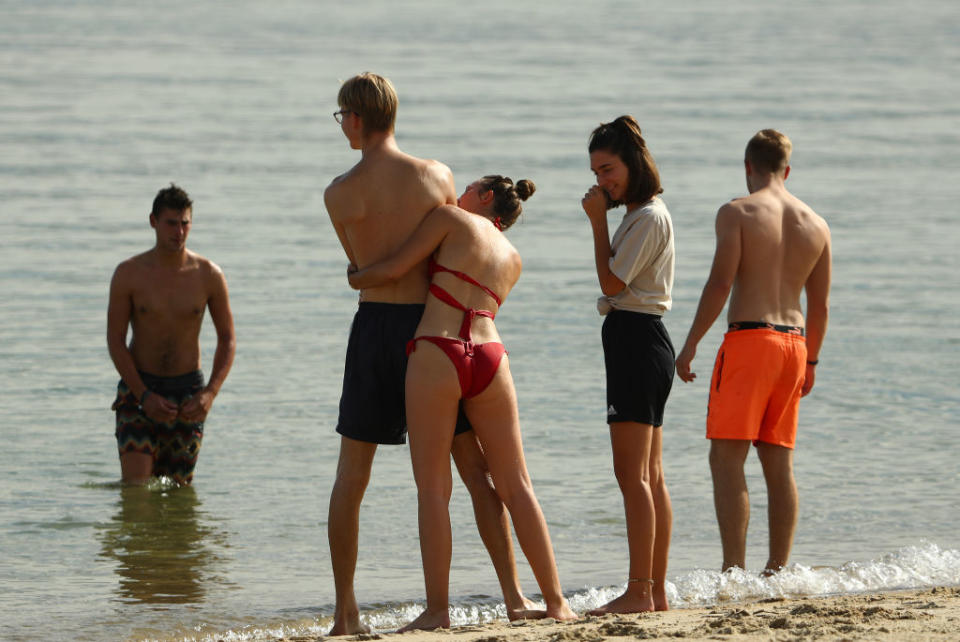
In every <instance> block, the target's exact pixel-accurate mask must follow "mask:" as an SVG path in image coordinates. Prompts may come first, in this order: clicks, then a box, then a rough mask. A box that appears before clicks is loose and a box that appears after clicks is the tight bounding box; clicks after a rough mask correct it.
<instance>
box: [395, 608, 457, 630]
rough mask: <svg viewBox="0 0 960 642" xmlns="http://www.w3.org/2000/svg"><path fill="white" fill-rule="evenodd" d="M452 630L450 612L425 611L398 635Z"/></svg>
mask: <svg viewBox="0 0 960 642" xmlns="http://www.w3.org/2000/svg"><path fill="white" fill-rule="evenodd" d="M449 628H450V611H449V610H448V609H444V610H442V611H433V612H431V611H424V612H423V613H421V614H420V615H419V616H418V617H417V619H415V620H414V621H413V622H411V623H410V624H407V625H405V626H403V627H401V628H400V629H398V630H397V633H406V632H407V631H433V630H434V629H449Z"/></svg>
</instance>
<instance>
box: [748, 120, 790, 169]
mask: <svg viewBox="0 0 960 642" xmlns="http://www.w3.org/2000/svg"><path fill="white" fill-rule="evenodd" d="M792 151H793V143H791V142H790V139H789V138H787V136H786V135H785V134H781V133H780V132H778V131H777V130H776V129H761V130H760V131H758V132H757V133H756V134H754V135H753V138H751V139H750V142H748V143H747V149H746V151H745V152H744V154H743V158H744V160H746V161H747V162H748V163H750V165H751V166H752V167H753V168H754V169H756V170H758V171H761V172H770V173H771V174H776V173H779V172H782V171H783V170H785V169H786V168H787V166H788V165H789V164H790V153H791V152H792Z"/></svg>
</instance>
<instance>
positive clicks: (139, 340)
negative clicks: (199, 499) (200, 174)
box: [107, 184, 235, 485]
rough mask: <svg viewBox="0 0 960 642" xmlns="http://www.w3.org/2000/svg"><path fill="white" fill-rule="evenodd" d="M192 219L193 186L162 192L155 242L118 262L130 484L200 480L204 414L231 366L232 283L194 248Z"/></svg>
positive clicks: (116, 328)
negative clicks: (206, 323) (206, 374)
mask: <svg viewBox="0 0 960 642" xmlns="http://www.w3.org/2000/svg"><path fill="white" fill-rule="evenodd" d="M192 222H193V203H192V201H191V200H190V197H189V196H188V195H187V193H186V192H185V191H183V190H182V189H180V188H179V187H177V186H176V185H173V184H171V185H170V187H167V188H165V189H162V190H160V192H159V193H158V194H157V196H156V198H155V199H154V201H153V209H152V211H151V212H150V226H151V227H152V228H154V230H156V237H157V238H156V245H155V246H154V247H153V249H152V250H149V251H147V252H144V253H143V254H138V255H137V256H134V257H132V258H129V259H127V260H126V261H124V262H123V263H121V264H120V265H118V266H117V269H116V271H115V272H114V273H113V280H112V281H111V283H110V303H109V306H108V308H107V347H108V348H109V350H110V358H111V359H112V360H113V364H114V366H116V368H117V372H119V373H120V383H119V384H118V386H117V398H116V401H115V402H114V404H113V409H114V410H116V413H117V428H116V437H117V447H118V448H119V451H120V470H121V474H122V478H123V481H124V482H125V483H128V484H143V483H145V482H146V481H147V480H149V479H150V478H151V477H154V476H159V475H166V476H169V477H171V478H173V479H174V481H176V482H177V483H178V484H183V485H186V484H189V483H190V482H191V481H192V479H193V469H194V467H195V466H196V463H197V455H198V454H199V452H200V442H201V440H202V439H203V422H204V420H205V419H206V417H207V413H208V412H210V406H211V405H213V399H214V398H215V397H216V396H217V393H218V392H219V391H220V386H222V385H223V381H224V379H226V378H227V373H229V372H230V366H231V365H232V364H233V355H234V351H235V339H234V334H233V316H232V314H231V312H230V300H229V297H228V295H227V281H226V279H225V278H224V276H223V272H221V271H220V268H219V267H217V266H216V265H215V264H214V263H213V262H211V261H209V260H207V259H205V258H203V257H202V256H200V255H199V254H195V253H194V252H191V251H190V250H188V249H187V248H186V243H187V235H188V234H189V233H190V226H191V224H192ZM207 308H209V309H210V317H211V318H212V319H213V325H214V327H215V328H216V330H217V350H216V352H215V353H214V357H213V371H212V372H211V374H210V381H209V382H207V383H206V385H204V382H203V373H202V372H201V371H200V326H201V324H202V323H203V316H204V313H205V312H206V310H207ZM127 326H130V327H132V328H133V338H132V339H131V341H130V345H129V346H128V345H127Z"/></svg>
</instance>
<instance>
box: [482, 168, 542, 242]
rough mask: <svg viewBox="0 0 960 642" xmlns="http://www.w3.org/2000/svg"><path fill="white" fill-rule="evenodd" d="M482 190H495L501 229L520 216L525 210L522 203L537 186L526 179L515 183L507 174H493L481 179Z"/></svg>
mask: <svg viewBox="0 0 960 642" xmlns="http://www.w3.org/2000/svg"><path fill="white" fill-rule="evenodd" d="M480 190H481V191H484V192H493V213H494V214H496V215H497V218H499V219H500V229H501V230H505V229H507V228H508V227H510V226H511V225H513V224H514V223H515V222H516V220H517V218H519V216H520V214H521V213H522V212H523V206H522V205H521V204H520V203H521V202H522V201H525V200H527V199H528V198H530V197H531V196H532V195H533V193H534V192H535V191H537V186H536V185H534V184H533V181H528V180H526V179H523V180H520V181H517V184H516V185H514V184H513V179H511V178H508V177H507V176H499V175H496V174H491V175H489V176H484V177H483V178H481V179H480Z"/></svg>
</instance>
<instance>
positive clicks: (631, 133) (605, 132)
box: [589, 116, 663, 207]
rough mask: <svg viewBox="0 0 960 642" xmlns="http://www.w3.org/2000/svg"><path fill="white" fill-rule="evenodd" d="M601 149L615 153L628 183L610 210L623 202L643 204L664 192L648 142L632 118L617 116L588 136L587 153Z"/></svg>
mask: <svg viewBox="0 0 960 642" xmlns="http://www.w3.org/2000/svg"><path fill="white" fill-rule="evenodd" d="M597 150H604V151H607V152H610V153H611V154H616V155H617V156H619V157H620V160H622V161H623V164H624V165H626V166H627V170H628V172H629V173H628V177H629V180H630V184H629V185H627V189H626V191H625V192H624V195H623V200H622V201H616V202H611V203H610V206H611V207H616V206H617V205H622V204H623V203H646V202H647V201H649V200H650V199H651V198H653V197H654V196H656V195H657V194H661V193H663V187H661V186H660V172H659V171H657V164H656V163H655V162H654V160H653V155H652V154H651V153H650V150H648V149H647V143H646V141H644V140H643V136H642V135H641V134H640V125H638V124H637V121H636V120H635V119H634V117H633V116H620V117H619V118H617V119H616V120H614V121H613V122H610V123H602V124H601V125H600V126H599V127H597V128H596V129H594V130H593V133H591V134H590V144H589V151H590V153H593V152H595V151H597Z"/></svg>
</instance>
